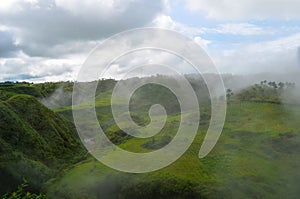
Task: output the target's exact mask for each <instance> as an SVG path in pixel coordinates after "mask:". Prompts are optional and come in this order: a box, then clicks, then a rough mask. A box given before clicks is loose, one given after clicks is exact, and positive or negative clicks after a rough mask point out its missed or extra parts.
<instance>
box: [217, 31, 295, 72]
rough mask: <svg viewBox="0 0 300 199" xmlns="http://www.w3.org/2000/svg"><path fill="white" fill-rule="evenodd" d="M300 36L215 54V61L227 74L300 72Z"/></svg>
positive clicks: (241, 45)
mask: <svg viewBox="0 0 300 199" xmlns="http://www.w3.org/2000/svg"><path fill="white" fill-rule="evenodd" d="M299 46H300V34H295V35H292V36H289V37H284V38H280V39H276V40H273V41H266V42H259V43H253V44H240V45H239V46H237V47H236V48H233V49H228V50H223V51H222V52H221V53H220V52H215V53H214V54H213V56H212V57H213V59H214V61H215V63H216V64H217V66H218V67H219V69H220V70H221V71H222V72H226V73H230V72H231V73H240V74H249V73H250V74H251V73H252V74H253V73H261V72H294V71H298V72H300V66H299V65H300V63H299V62H298V59H299V58H298V52H297V50H298V47H299Z"/></svg>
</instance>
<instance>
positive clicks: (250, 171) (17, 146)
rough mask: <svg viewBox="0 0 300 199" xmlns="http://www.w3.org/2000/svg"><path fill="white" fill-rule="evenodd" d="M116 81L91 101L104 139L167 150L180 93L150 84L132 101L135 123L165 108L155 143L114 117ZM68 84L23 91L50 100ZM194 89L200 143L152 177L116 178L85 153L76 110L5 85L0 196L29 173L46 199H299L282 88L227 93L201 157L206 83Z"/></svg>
mask: <svg viewBox="0 0 300 199" xmlns="http://www.w3.org/2000/svg"><path fill="white" fill-rule="evenodd" d="M115 83H116V81H114V80H105V84H103V85H102V87H98V89H97V95H96V101H95V104H96V112H97V117H98V120H99V123H100V125H101V126H102V127H103V129H104V131H105V133H106V134H107V136H108V137H109V138H110V139H111V140H112V141H113V142H114V143H115V144H117V145H119V146H120V147H121V148H123V149H126V150H128V151H134V152H147V151H152V150H156V149H158V148H161V147H163V146H164V145H166V144H168V143H169V142H170V140H171V139H172V138H173V137H174V135H175V134H176V132H177V128H178V125H179V122H180V113H179V107H178V102H177V101H176V98H175V97H174V95H173V94H172V93H171V92H169V91H168V90H167V89H164V88H162V87H159V86H155V85H148V86H144V87H143V88H141V89H139V90H138V91H137V92H136V93H135V94H134V95H133V97H132V99H131V101H130V111H131V116H132V118H133V120H134V121H135V122H136V123H137V124H139V125H146V124H147V123H149V121H150V120H149V116H148V109H149V107H150V106H151V105H152V104H153V103H157V102H160V103H161V104H163V105H164V106H165V107H166V109H167V112H168V118H167V122H166V125H165V127H164V128H163V130H162V131H161V132H160V133H158V134H157V135H155V136H154V137H153V138H146V139H140V138H134V137H131V136H127V135H126V134H125V133H124V132H123V131H121V130H120V129H119V128H118V126H117V125H116V124H115V122H114V120H113V117H112V112H111V106H110V99H111V92H112V88H113V86H114V85H115ZM62 85H64V86H63V90H65V89H67V90H70V89H71V88H72V84H71V83H66V84H62V83H55V84H54V83H46V84H38V85H27V86H28V87H33V88H35V89H37V91H38V92H40V93H41V96H47V97H51V96H52V94H53V93H55V88H56V89H59V88H62V87H61V86H62ZM197 85H198V84H196V83H194V84H193V88H194V89H195V90H197V95H198V98H199V100H201V101H202V102H204V103H203V106H201V107H200V110H201V121H200V125H199V130H198V134H197V136H196V139H195V140H194V142H193V143H192V145H191V147H190V148H189V149H188V150H187V152H186V153H185V154H184V155H183V156H182V157H181V158H179V159H178V160H177V161H176V162H175V163H173V164H171V165H169V166H168V167H166V168H164V169H162V170H159V171H156V172H152V173H148V174H126V173H121V172H117V171H115V170H112V169H110V168H108V167H106V166H105V165H103V164H101V163H100V162H98V161H96V160H95V159H94V158H92V157H90V156H87V157H85V155H86V154H85V153H86V151H85V150H84V149H83V147H82V146H81V144H80V142H79V140H78V136H77V133H76V131H75V128H74V124H73V123H72V107H71V106H68V105H65V106H60V107H58V108H55V109H53V110H50V109H48V108H46V107H45V106H43V105H42V104H41V103H40V102H39V101H38V99H39V100H41V97H37V96H34V95H31V96H30V93H27V94H29V95H24V94H23V93H22V92H19V91H18V90H10V91H6V90H5V89H2V94H4V96H5V95H6V97H5V98H3V100H2V101H1V102H0V118H1V120H0V152H1V153H0V179H1V181H0V187H1V188H0V190H1V193H4V192H7V191H11V190H12V189H14V188H15V187H17V185H19V184H21V181H22V178H23V177H25V178H26V179H27V180H28V182H29V185H30V187H32V190H33V191H36V192H40V191H43V192H45V193H46V194H47V197H48V198H70V199H73V198H75V199H76V198H78V199H81V198H101V199H102V198H109V199H112V198H153V197H155V198H295V199H296V198H298V196H299V195H300V192H299V189H298V187H299V182H300V172H299V166H300V156H299V154H300V131H299V129H300V123H299V121H298V118H299V117H300V105H298V104H297V103H284V102H282V101H281V96H280V95H281V94H282V93H283V90H282V89H284V87H282V86H281V87H280V86H278V87H276V85H279V84H274V82H271V83H270V85H269V84H267V83H266V82H262V83H261V84H260V85H254V86H251V87H249V88H245V89H244V90H242V91H241V92H240V93H237V94H233V95H231V96H230V100H229V103H228V109H227V117H226V122H225V126H224V129H223V132H222V135H221V137H220V139H219V141H218V143H217V145H216V146H215V148H214V149H213V151H212V152H211V153H210V154H209V155H208V156H207V157H205V158H203V159H199V158H198V152H199V149H200V146H201V144H202V141H203V138H204V135H205V133H206V130H207V128H208V124H209V121H210V108H209V103H207V92H205V89H204V86H203V85H202V86H200V87H199V88H198V87H197ZM280 85H282V84H280ZM287 85H290V84H287ZM23 86H26V85H23ZM292 86H293V85H292ZM0 87H1V86H0ZM12 87H13V86H12ZM16 87H18V86H16ZM143 89H145V90H143ZM289 89H292V88H289ZM0 90H1V89H0ZM12 91H13V92H12ZM203 91H204V92H203ZM37 98H38V99H37ZM157 99H159V100H157ZM58 104H59V103H58ZM84 106H85V105H84V104H79V105H77V106H75V108H78V109H80V108H82V107H84ZM83 120H84V118H83ZM84 122H87V124H89V122H90V121H84ZM83 157H84V158H83ZM153 161H155V160H153Z"/></svg>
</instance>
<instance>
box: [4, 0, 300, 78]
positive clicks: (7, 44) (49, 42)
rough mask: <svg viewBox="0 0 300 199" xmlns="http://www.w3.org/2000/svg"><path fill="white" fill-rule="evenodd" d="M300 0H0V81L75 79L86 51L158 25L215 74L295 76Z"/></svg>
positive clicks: (299, 53)
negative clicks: (205, 58) (202, 55)
mask: <svg viewBox="0 0 300 199" xmlns="http://www.w3.org/2000/svg"><path fill="white" fill-rule="evenodd" d="M299 7H300V1H299V0H243V1H238V0H153V1H149V0H85V1H82V0H3V1H1V2H0V71H1V73H0V81H8V80H10V81H16V80H18V81H21V80H26V81H32V82H42V81H59V80H75V78H76V75H77V73H78V71H79V68H80V66H81V65H82V63H83V62H84V61H85V59H86V58H87V56H88V55H89V53H90V51H91V50H92V49H93V48H95V47H96V45H97V44H99V43H101V41H103V40H104V39H106V38H108V37H109V36H112V35H113V34H116V33H119V32H121V31H124V30H128V29H132V28H140V27H160V28H166V29H171V30H175V31H177V32H180V33H181V34H183V35H185V36H187V37H189V38H191V39H193V40H194V41H195V42H197V43H198V44H199V45H201V46H202V47H203V48H204V49H205V50H206V51H207V53H208V54H209V56H210V57H211V58H212V59H213V60H214V62H215V64H216V66H217V68H218V69H219V70H220V71H221V72H222V73H233V74H245V73H247V74H248V73H263V72H277V73H281V72H292V73H294V72H299V70H300V63H299V62H300V48H299V47H300V12H299Z"/></svg>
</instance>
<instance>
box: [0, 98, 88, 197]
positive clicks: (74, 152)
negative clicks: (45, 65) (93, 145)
mask: <svg viewBox="0 0 300 199" xmlns="http://www.w3.org/2000/svg"><path fill="white" fill-rule="evenodd" d="M0 118H1V120H0V143H1V144H0V151H1V153H0V160H1V161H0V171H1V172H0V179H1V181H0V187H1V188H0V193H1V194H3V193H5V192H7V191H10V190H12V189H14V188H16V187H17V185H19V184H20V183H21V182H22V179H23V178H26V179H28V181H29V185H30V187H31V188H32V189H33V190H40V189H41V187H42V185H43V183H44V182H45V181H46V180H47V179H49V178H50V177H52V176H54V174H55V173H57V172H58V171H59V169H61V168H63V167H66V166H67V165H70V164H71V163H73V162H76V161H78V160H79V158H81V157H82V156H83V154H84V153H85V151H84V149H83V147H82V145H81V143H80V142H79V140H78V138H77V134H76V131H75V128H74V126H73V124H72V123H71V122H69V121H68V120H66V119H64V118H62V117H61V116H59V115H58V114H56V113H54V112H53V111H51V110H49V109H48V108H46V107H45V106H43V105H42V104H41V103H40V102H38V100H37V99H36V98H34V97H33V96H29V95H14V96H13V97H11V98H9V99H8V100H7V101H1V102H0Z"/></svg>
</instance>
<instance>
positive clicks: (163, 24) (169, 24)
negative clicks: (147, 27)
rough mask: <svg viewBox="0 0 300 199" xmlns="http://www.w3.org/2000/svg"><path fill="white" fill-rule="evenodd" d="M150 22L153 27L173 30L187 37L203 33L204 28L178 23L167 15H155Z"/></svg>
mask: <svg viewBox="0 0 300 199" xmlns="http://www.w3.org/2000/svg"><path fill="white" fill-rule="evenodd" d="M152 24H153V26H155V27H158V28H165V29H169V30H174V31H177V32H179V33H181V34H184V35H186V36H189V37H193V36H195V35H198V34H202V33H204V29H202V28H198V27H192V26H188V25H185V24H181V23H178V22H176V21H174V20H173V19H172V18H171V17H170V16H168V15H159V16H157V17H156V18H155V19H154V20H153V22H152Z"/></svg>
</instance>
